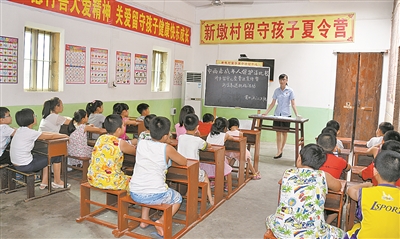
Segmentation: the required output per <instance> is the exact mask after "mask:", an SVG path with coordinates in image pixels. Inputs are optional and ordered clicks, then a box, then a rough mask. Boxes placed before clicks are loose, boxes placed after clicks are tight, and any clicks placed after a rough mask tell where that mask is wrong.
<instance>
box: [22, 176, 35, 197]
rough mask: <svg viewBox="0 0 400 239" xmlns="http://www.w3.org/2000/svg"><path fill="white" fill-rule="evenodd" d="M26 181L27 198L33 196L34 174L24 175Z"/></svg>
mask: <svg viewBox="0 0 400 239" xmlns="http://www.w3.org/2000/svg"><path fill="white" fill-rule="evenodd" d="M24 177H25V182H26V195H27V198H32V197H35V175H31V176H24Z"/></svg>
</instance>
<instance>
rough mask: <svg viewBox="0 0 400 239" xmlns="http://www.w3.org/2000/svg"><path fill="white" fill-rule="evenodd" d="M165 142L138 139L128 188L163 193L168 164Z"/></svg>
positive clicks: (136, 191) (166, 187) (133, 190)
mask: <svg viewBox="0 0 400 239" xmlns="http://www.w3.org/2000/svg"><path fill="white" fill-rule="evenodd" d="M166 146H167V145H166V144H165V143H161V142H157V141H153V140H139V142H138V145H137V148H136V163H135V167H134V168H133V175H132V179H131V181H130V183H129V190H130V191H131V192H134V193H164V192H166V191H167V189H168V185H167V184H166V183H165V179H166V174H167V169H168V165H167V162H166Z"/></svg>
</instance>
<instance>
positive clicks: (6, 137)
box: [0, 124, 15, 156]
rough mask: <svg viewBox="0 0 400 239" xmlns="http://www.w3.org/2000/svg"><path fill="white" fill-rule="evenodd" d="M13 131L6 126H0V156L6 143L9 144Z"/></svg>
mask: <svg viewBox="0 0 400 239" xmlns="http://www.w3.org/2000/svg"><path fill="white" fill-rule="evenodd" d="M14 130H15V129H13V128H11V127H10V126H9V125H8V124H0V156H1V155H3V152H4V150H5V149H6V148H7V145H8V143H10V140H11V134H12V133H13V132H14Z"/></svg>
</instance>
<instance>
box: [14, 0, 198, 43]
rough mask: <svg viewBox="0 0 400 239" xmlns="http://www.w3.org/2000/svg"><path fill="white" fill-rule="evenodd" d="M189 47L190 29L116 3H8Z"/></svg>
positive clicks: (69, 0) (106, 0) (58, 0)
mask: <svg viewBox="0 0 400 239" xmlns="http://www.w3.org/2000/svg"><path fill="white" fill-rule="evenodd" d="M9 1H10V2H15V3H19V4H23V5H28V6H31V7H36V8H40V9H43V10H47V11H51V12H57V13H60V14H64V15H68V16H73V17H78V18H81V19H86V20H90V21H94V22H99V23H103V24H107V25H112V26H115V27H119V28H124V29H127V30H130V31H134V32H139V33H142V34H146V35H150V36H154V37H158V38H162V39H165V40H169V41H173V42H178V43H181V44H185V45H188V46H190V38H191V28H190V27H187V26H184V25H182V24H179V23H177V22H174V21H171V20H168V19H166V18H163V17H160V16H157V15H155V14H152V13H149V12H146V11H143V10H140V9H138V8H134V7H132V6H129V5H127V4H124V3H120V2H117V1H115V0H9Z"/></svg>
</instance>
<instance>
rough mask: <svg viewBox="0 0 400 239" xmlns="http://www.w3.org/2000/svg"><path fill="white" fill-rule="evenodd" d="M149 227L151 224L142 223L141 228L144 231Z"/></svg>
mask: <svg viewBox="0 0 400 239" xmlns="http://www.w3.org/2000/svg"><path fill="white" fill-rule="evenodd" d="M148 226H149V224H147V223H144V222H141V223H140V227H141V228H143V229H144V228H146V227H148Z"/></svg>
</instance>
